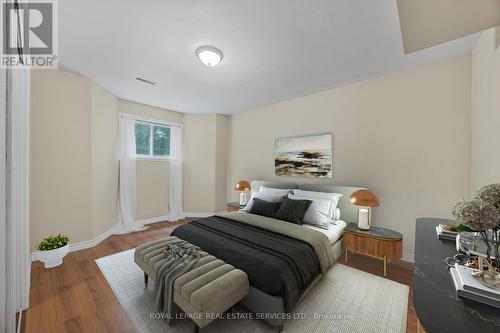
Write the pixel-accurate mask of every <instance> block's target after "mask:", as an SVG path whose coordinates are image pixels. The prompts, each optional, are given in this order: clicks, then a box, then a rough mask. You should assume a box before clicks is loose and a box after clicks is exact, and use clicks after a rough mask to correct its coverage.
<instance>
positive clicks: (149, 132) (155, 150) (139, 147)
mask: <svg viewBox="0 0 500 333" xmlns="http://www.w3.org/2000/svg"><path fill="white" fill-rule="evenodd" d="M135 151H136V154H137V155H138V157H142V158H167V157H169V156H170V127H168V126H163V125H157V124H152V123H146V122H140V121H137V122H136V123H135Z"/></svg>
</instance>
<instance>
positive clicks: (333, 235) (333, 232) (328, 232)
mask: <svg viewBox="0 0 500 333" xmlns="http://www.w3.org/2000/svg"><path fill="white" fill-rule="evenodd" d="M302 226H303V227H306V228H308V229H312V230H316V231H319V232H321V233H322V234H324V235H325V236H326V237H328V239H329V240H330V243H331V244H332V245H333V244H335V243H336V242H337V241H338V240H339V239H340V238H341V237H342V232H343V231H344V228H345V227H346V226H347V224H346V223H345V222H344V221H342V220H337V221H335V222H332V223H330V227H329V228H328V229H322V228H318V227H315V226H313V225H310V224H303V225H302Z"/></svg>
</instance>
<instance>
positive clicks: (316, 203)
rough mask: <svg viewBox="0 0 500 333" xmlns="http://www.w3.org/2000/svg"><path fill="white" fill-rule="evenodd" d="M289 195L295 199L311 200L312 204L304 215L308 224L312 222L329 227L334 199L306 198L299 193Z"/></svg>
mask: <svg viewBox="0 0 500 333" xmlns="http://www.w3.org/2000/svg"><path fill="white" fill-rule="evenodd" d="M288 197H289V198H290V199H293V200H310V201H312V202H311V205H310V206H309V208H308V209H307V211H306V215H304V219H303V221H304V222H305V223H307V224H312V225H314V226H316V227H318V228H322V229H328V227H329V225H330V221H331V220H332V219H331V217H330V211H331V209H332V200H329V199H318V198H306V197H303V196H299V195H293V194H289V195H288Z"/></svg>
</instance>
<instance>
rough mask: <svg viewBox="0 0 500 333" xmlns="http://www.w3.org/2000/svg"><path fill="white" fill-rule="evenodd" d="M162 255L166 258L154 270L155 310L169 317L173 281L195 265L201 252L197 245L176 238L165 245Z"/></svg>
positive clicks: (170, 313)
mask: <svg viewBox="0 0 500 333" xmlns="http://www.w3.org/2000/svg"><path fill="white" fill-rule="evenodd" d="M164 255H165V258H166V259H167V260H166V261H165V262H164V263H163V264H162V265H161V266H160V267H159V268H158V269H157V270H156V277H155V281H156V284H155V286H156V287H155V289H156V311H158V312H161V313H167V314H169V317H171V315H172V302H173V301H172V299H173V290H174V282H175V280H176V279H177V278H178V277H179V276H181V275H183V274H185V273H187V272H188V271H189V270H191V268H193V266H194V265H196V263H197V262H198V260H199V259H200V258H201V256H202V252H201V249H200V248H199V247H197V246H195V245H193V244H190V243H188V242H186V241H184V240H182V239H176V240H173V241H172V242H171V243H169V244H168V245H167V247H166V248H165V250H164Z"/></svg>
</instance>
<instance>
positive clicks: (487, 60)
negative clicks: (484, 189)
mask: <svg viewBox="0 0 500 333" xmlns="http://www.w3.org/2000/svg"><path fill="white" fill-rule="evenodd" d="M499 38H500V27H499V28H496V29H490V30H487V31H484V32H483V33H482V34H481V38H480V39H479V41H478V43H477V45H476V47H475V48H474V51H473V54H472V102H471V136H472V141H471V142H472V143H471V194H472V195H474V194H475V192H476V191H477V190H478V189H479V188H480V187H481V186H483V185H486V184H490V183H498V182H500V154H499V149H498V147H499V144H500V130H499V129H500V47H499V44H500V42H499V41H500V39H499Z"/></svg>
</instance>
